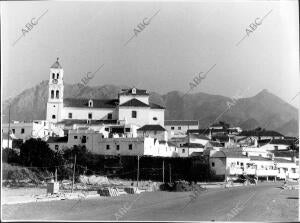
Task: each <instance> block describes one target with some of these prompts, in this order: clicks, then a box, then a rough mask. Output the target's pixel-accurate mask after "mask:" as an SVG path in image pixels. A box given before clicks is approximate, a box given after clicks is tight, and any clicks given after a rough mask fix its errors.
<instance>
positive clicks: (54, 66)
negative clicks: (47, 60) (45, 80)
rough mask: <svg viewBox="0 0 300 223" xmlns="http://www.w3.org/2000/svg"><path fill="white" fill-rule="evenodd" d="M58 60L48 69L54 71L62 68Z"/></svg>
mask: <svg viewBox="0 0 300 223" xmlns="http://www.w3.org/2000/svg"><path fill="white" fill-rule="evenodd" d="M58 59H59V58H57V59H56V61H55V63H54V64H53V65H52V66H51V67H50V68H54V69H62V66H61V65H60V64H59V62H58Z"/></svg>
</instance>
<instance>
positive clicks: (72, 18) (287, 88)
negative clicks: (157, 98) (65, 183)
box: [1, 0, 300, 106]
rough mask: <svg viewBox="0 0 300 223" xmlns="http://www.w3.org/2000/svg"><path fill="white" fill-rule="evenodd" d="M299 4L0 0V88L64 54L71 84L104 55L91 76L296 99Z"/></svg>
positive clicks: (157, 87)
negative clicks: (196, 79)
mask: <svg viewBox="0 0 300 223" xmlns="http://www.w3.org/2000/svg"><path fill="white" fill-rule="evenodd" d="M297 10H298V5H297V1H293V0H291V1H231V2H230V1H207V2H205V1H193V2H189V3H186V2H176V3H175V2H158V1H155V2H140V3H138V2H99V1H91V2H80V1H76V2H71V1H67V2H60V1H51V2H50V1H49V2H48V1H41V2H38V1H35V2H1V41H2V42H1V47H2V49H1V54H2V55H1V73H2V75H1V77H2V81H1V83H2V97H3V98H4V99H7V98H8V97H14V96H16V95H18V94H20V93H21V92H22V91H23V90H25V89H28V88H31V87H34V86H35V85H37V84H39V83H40V82H41V81H43V80H48V77H49V72H50V66H51V65H52V64H53V63H54V62H55V61H56V58H57V57H59V61H60V63H61V65H62V66H63V69H64V82H65V83H68V84H76V83H80V82H81V79H82V78H83V77H85V76H86V74H87V73H88V72H92V73H94V72H95V71H96V70H97V69H98V68H99V67H100V66H102V65H103V66H102V68H101V69H99V70H98V71H97V72H96V73H95V75H94V77H93V79H92V81H90V82H89V83H88V85H90V86H102V85H106V84H113V85H127V86H135V87H138V88H142V89H147V90H149V91H155V92H157V93H160V94H164V93H167V92H169V91H174V90H179V91H182V92H183V93H185V92H189V93H196V92H205V93H209V94H217V95H224V96H228V97H235V96H236V95H237V94H239V96H241V97H251V96H253V95H255V94H257V93H258V92H260V91H261V90H263V89H267V90H268V91H270V92H272V93H274V94H275V95H277V96H279V97H281V98H282V99H284V100H285V101H287V102H290V103H291V104H293V105H294V106H297V105H298V104H297V103H298V102H299V101H300V95H299V96H298V98H297V97H296V98H294V97H295V96H296V95H297V93H298V92H299V91H300V89H299V86H300V81H299V29H298V24H299V22H298V18H299V17H298V11H297ZM40 16H41V17H40ZM152 16H153V17H152ZM264 16H265V17H264ZM38 17H40V19H39V20H38V22H36V21H37V18H38ZM151 17H152V19H151V20H150V18H151ZM263 17H264V19H263V20H262V18H263ZM143 21H144V26H141V25H139V24H141V23H143ZM255 21H256V23H257V24H258V25H256V27H254V26H253V25H252V28H250V27H249V26H250V24H251V23H255ZM31 22H33V23H34V24H35V25H32V27H29V28H26V24H27V23H31ZM138 25H139V27H138ZM27 26H28V25H27ZM253 27H254V28H253ZM22 29H23V32H22ZM24 30H25V31H24ZM26 31H27V32H26ZM19 37H20V39H18V38H19ZM199 75H201V77H202V78H201V79H200V81H198V83H197V84H196V87H194V88H193V89H192V90H190V88H191V83H193V84H194V86H195V82H193V79H195V77H199ZM198 80H199V79H198ZM241 94H242V95H241ZM293 98H294V99H293ZM292 99H293V100H292ZM291 100H292V101H291Z"/></svg>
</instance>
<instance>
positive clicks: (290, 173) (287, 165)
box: [274, 157, 299, 180]
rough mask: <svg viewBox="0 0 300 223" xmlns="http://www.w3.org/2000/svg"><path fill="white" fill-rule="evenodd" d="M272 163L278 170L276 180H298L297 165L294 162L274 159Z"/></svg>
mask: <svg viewBox="0 0 300 223" xmlns="http://www.w3.org/2000/svg"><path fill="white" fill-rule="evenodd" d="M274 162H275V165H276V167H277V169H278V174H277V178H278V179H283V180H287V179H293V180H298V179H299V164H298V165H297V164H296V162H295V161H293V160H287V159H283V158H276V157H275V158H274Z"/></svg>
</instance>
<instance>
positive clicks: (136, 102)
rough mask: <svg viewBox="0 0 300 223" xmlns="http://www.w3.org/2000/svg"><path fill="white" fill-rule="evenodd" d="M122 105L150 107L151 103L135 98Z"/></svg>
mask: <svg viewBox="0 0 300 223" xmlns="http://www.w3.org/2000/svg"><path fill="white" fill-rule="evenodd" d="M120 107H150V106H149V105H147V104H145V103H144V102H141V101H140V100H138V99H136V98H133V99H131V100H129V101H126V102H125V103H123V104H120Z"/></svg>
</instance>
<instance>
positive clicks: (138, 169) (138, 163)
mask: <svg viewBox="0 0 300 223" xmlns="http://www.w3.org/2000/svg"><path fill="white" fill-rule="evenodd" d="M139 177H140V156H139V155H138V156H137V173H136V187H137V188H138V187H139Z"/></svg>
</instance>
